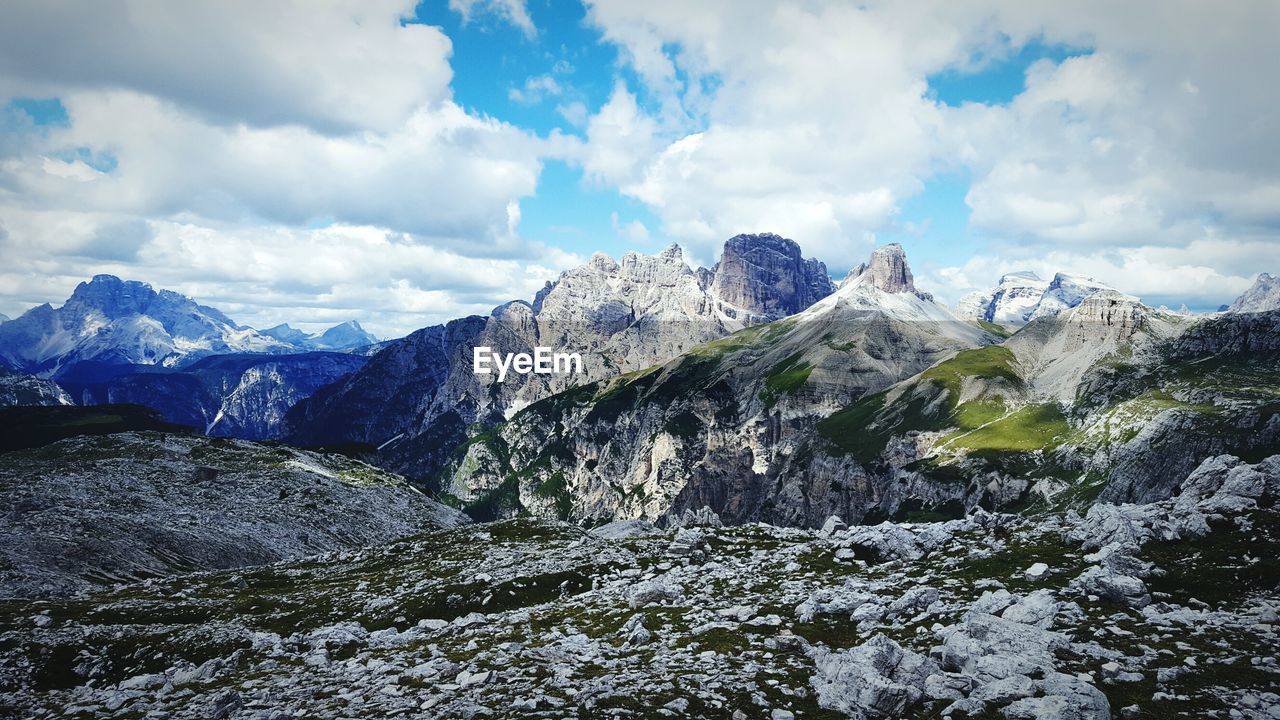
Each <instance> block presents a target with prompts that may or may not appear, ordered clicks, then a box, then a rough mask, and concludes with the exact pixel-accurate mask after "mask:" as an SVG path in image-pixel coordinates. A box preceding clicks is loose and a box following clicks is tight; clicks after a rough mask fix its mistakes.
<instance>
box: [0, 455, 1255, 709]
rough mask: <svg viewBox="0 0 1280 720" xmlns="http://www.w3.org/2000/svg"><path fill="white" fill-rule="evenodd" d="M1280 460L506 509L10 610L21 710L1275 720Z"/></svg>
mask: <svg viewBox="0 0 1280 720" xmlns="http://www.w3.org/2000/svg"><path fill="white" fill-rule="evenodd" d="M1277 497H1280V456H1274V457H1271V458H1269V459H1268V460H1266V461H1263V462H1261V463H1258V464H1255V465H1249V464H1246V463H1244V462H1242V461H1240V460H1237V459H1235V458H1231V457H1226V456H1224V457H1218V458H1213V459H1210V460H1208V461H1206V462H1205V463H1204V464H1203V465H1202V466H1201V467H1200V468H1199V469H1197V471H1196V472H1195V473H1193V474H1192V475H1191V476H1190V477H1189V478H1187V480H1186V481H1185V482H1184V483H1183V484H1182V488H1181V492H1180V493H1179V494H1178V495H1177V496H1176V497H1175V498H1174V499H1172V500H1166V501H1163V502H1159V503H1155V504H1149V505H1122V506H1115V505H1096V506H1094V507H1092V508H1091V509H1090V510H1089V512H1088V514H1087V515H1086V516H1084V517H1080V516H1079V515H1076V514H1073V513H1068V514H1066V515H1051V516H1043V517H1035V518H1029V517H1018V516H1012V515H994V514H988V513H985V512H982V511H980V510H979V511H977V512H976V513H974V514H972V515H969V516H968V517H966V518H964V519H961V520H954V521H950V522H945V523H934V524H892V523H885V524H881V525H876V526H858V527H851V528H846V527H844V526H843V523H841V522H840V521H839V520H838V519H834V518H833V519H832V520H830V521H829V522H828V523H827V525H826V527H824V528H823V529H822V530H821V531H809V530H798V529H784V528H777V527H771V526H766V525H747V526H741V527H734V528H725V527H719V526H718V522H717V520H716V518H715V517H714V516H712V515H711V514H710V513H689V514H686V516H685V517H683V518H680V519H679V520H678V521H677V522H676V523H674V525H675V527H672V528H669V529H666V530H657V529H655V528H653V527H651V526H649V525H647V524H646V523H643V522H640V521H627V522H620V523H614V524H612V525H607V526H603V527H601V528H597V529H595V530H593V531H591V532H584V531H582V530H580V529H578V528H576V527H574V526H571V525H568V524H562V523H554V522H550V521H532V520H509V521H503V522H498V523H492V524H487V525H472V526H464V527H459V528H455V529H449V530H440V531H436V532H431V533H427V534H422V535H418V536H415V537H412V538H410V539H407V540H401V541H397V542H395V543H393V544H390V545H385V546H381V547H378V548H375V549H368V550H361V551H350V552H339V553H332V554H328V555H321V556H316V557H312V558H309V559H306V560H301V561H293V562H284V563H279V564H275V565H271V566H266V567H260V568H256V569H250V570H241V571H223V572H212V573H196V574H189V575H182V576H176V577H171V578H167V579H156V580H150V581H146V582H142V583H135V584H128V585H119V586H115V587H113V588H110V589H106V590H102V591H99V592H96V593H93V594H87V595H81V596H77V597H73V598H70V599H63V600H48V601H10V602H7V603H6V604H4V605H3V606H2V607H0V715H3V716H6V717H8V716H12V717H33V718H45V717H49V718H52V717H83V718H88V717H130V718H141V717H148V718H165V717H171V718H179V717H182V718H231V717H244V718H264V719H274V720H283V719H284V718H294V717H297V718H300V717H462V718H471V717H583V718H598V717H671V718H679V717H697V718H701V717H726V718H772V719H779V718H790V717H801V718H803V717H813V718H819V717H856V718H861V717H922V718H923V717H956V718H959V717H1006V718H1108V717H1125V718H1131V717H1139V718H1141V717H1222V718H1226V717H1233V718H1234V717H1254V718H1267V717H1272V718H1274V717H1280V697H1278V696H1277V695H1276V693H1275V691H1274V689H1275V688H1276V687H1277V686H1278V685H1280V664H1278V663H1277V657H1276V655H1277V652H1276V650H1277V647H1280V643H1278V640H1280V636H1278V631H1280V614H1278V612H1280V597H1278V592H1277V582H1278V580H1280V572H1278V569H1280V565H1278V563H1277V560H1276V558H1275V549H1276V547H1277V539H1278V537H1277V536H1278V534H1280V522H1278V517H1277V509H1276V508H1275V507H1274V501H1275V499H1276V498H1277Z"/></svg>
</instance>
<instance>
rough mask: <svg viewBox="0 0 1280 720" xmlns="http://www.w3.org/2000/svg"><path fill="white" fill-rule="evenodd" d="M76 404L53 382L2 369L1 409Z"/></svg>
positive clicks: (0, 369)
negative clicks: (19, 406)
mask: <svg viewBox="0 0 1280 720" xmlns="http://www.w3.org/2000/svg"><path fill="white" fill-rule="evenodd" d="M74 404H75V402H74V401H73V400H72V399H71V396H70V395H68V394H67V391H66V390H63V389H62V386H60V385H58V383H56V382H54V381H52V380H46V379H44V378H38V377H36V376H35V375H27V374H25V373H18V372H12V371H9V370H5V369H4V368H0V407H12V406H17V405H74Z"/></svg>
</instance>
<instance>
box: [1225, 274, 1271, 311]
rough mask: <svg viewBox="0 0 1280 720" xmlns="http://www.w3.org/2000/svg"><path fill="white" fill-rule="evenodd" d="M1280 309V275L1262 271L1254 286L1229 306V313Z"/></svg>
mask: <svg viewBox="0 0 1280 720" xmlns="http://www.w3.org/2000/svg"><path fill="white" fill-rule="evenodd" d="M1268 310H1280V277H1277V276H1275V275H1272V274H1270V273H1260V274H1259V275H1258V279H1257V280H1255V281H1254V282H1253V286H1252V287H1250V288H1249V289H1248V290H1245V291H1244V294H1242V295H1241V296H1240V297H1238V298H1236V299H1235V301H1234V302H1232V303H1231V305H1230V306H1229V307H1227V312H1229V313H1256V312H1266V311H1268Z"/></svg>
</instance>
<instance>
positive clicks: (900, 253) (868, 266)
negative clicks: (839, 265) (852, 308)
mask: <svg viewBox="0 0 1280 720" xmlns="http://www.w3.org/2000/svg"><path fill="white" fill-rule="evenodd" d="M855 282H856V283H857V284H859V285H861V286H870V287H873V288H875V289H877V290H880V291H882V292H887V293H895V294H896V293H911V294H912V295H915V296H916V297H919V298H920V299H922V300H928V301H930V302H932V301H933V295H931V294H929V293H927V292H922V291H920V290H917V289H916V282H915V278H914V277H913V276H912V275H911V266H910V265H908V264H907V251H906V250H904V249H903V248H902V246H901V245H899V244H898V243H889V244H888V245H882V246H880V247H878V248H876V249H875V250H874V251H872V253H871V260H870V261H869V262H865V263H862V264H860V265H858V266H857V267H855V268H853V269H852V270H850V271H849V274H848V275H847V276H845V279H844V281H843V282H841V283H840V285H841V287H843V286H845V285H849V284H851V283H855Z"/></svg>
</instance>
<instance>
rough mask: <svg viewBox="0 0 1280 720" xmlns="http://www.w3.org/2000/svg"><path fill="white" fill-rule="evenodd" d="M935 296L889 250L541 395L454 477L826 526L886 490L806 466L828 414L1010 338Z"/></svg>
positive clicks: (572, 506) (509, 501)
mask: <svg viewBox="0 0 1280 720" xmlns="http://www.w3.org/2000/svg"><path fill="white" fill-rule="evenodd" d="M885 288H892V290H886V289H885ZM926 298H927V296H924V297H922V293H919V292H917V291H916V289H915V287H914V285H913V283H912V281H911V274H910V269H909V268H908V267H907V266H906V264H905V260H904V259H903V258H902V257H901V255H900V249H897V248H890V249H889V250H888V251H880V252H878V253H877V255H876V256H875V257H873V258H872V262H870V263H868V264H867V266H866V268H865V269H864V270H863V271H862V272H860V273H859V274H858V275H856V276H854V277H853V278H851V279H850V280H848V281H846V282H845V283H844V284H843V285H842V286H841V287H840V289H839V290H838V291H837V292H836V293H834V294H832V295H830V296H828V297H826V298H824V299H822V300H820V301H819V302H818V303H816V304H814V305H813V306H812V307H810V308H808V309H807V310H805V311H803V312H801V313H799V314H797V315H795V316H792V317H789V318H787V319H784V320H781V321H777V322H774V323H771V324H769V325H764V326H759V327H755V328H750V329H747V330H743V331H740V332H738V333H735V334H733V335H731V336H729V337H726V338H723V339H721V340H717V341H714V342H711V343H708V344H706V345H702V346H700V347H697V348H694V349H693V350H692V351H690V352H689V353H687V354H685V355H683V356H682V357H679V358H677V359H675V360H672V361H670V362H668V363H665V364H663V365H659V366H654V367H651V368H647V369H645V370H642V371H640V372H638V373H633V374H631V375H626V376H623V377H620V378H615V379H612V380H607V381H602V382H600V383H597V384H595V385H591V386H587V387H583V388H578V389H575V390H571V391H569V392H566V393H562V394H559V395H556V396H553V397H551V398H548V399H546V400H543V401H541V402H538V403H535V404H533V405H531V406H529V407H528V408H526V409H524V410H523V411H521V412H519V413H517V414H516V415H515V417H513V418H512V419H511V421H510V422H508V423H506V424H505V425H504V426H503V427H501V428H500V429H499V431H498V432H497V433H489V434H486V435H484V436H481V437H477V438H474V439H473V440H472V441H471V442H470V443H469V444H468V445H467V446H466V452H465V454H464V455H463V456H462V458H461V460H460V461H458V462H457V464H456V465H454V466H452V467H451V468H450V469H449V472H448V473H447V474H446V477H447V483H448V484H447V486H446V487H447V489H448V490H449V492H451V493H452V494H454V495H455V496H457V497H458V498H459V499H460V500H461V501H462V502H464V503H468V504H470V505H472V506H473V507H475V508H481V509H483V511H484V512H496V513H497V514H502V513H504V512H511V511H513V510H514V509H515V508H516V507H518V506H524V507H525V508H526V509H527V508H531V507H534V508H539V509H540V510H541V511H544V512H548V513H560V514H566V513H567V514H568V515H570V516H572V517H579V518H582V519H586V520H593V521H594V520H600V519H607V518H633V517H640V518H648V519H651V520H656V519H661V518H663V517H666V516H669V515H670V514H672V513H679V512H681V511H683V510H685V509H696V508H699V507H702V506H703V505H709V506H711V507H712V508H713V509H714V510H715V511H716V512H718V513H720V514H721V515H722V517H724V518H725V519H726V520H727V521H731V522H742V521H746V520H751V519H762V520H767V521H771V522H778V523H781V524H791V525H809V524H814V523H821V522H822V520H823V519H825V517H826V516H827V515H829V514H831V513H832V512H846V511H848V510H850V509H852V508H854V507H856V506H858V505H859V504H860V503H862V504H865V502H866V500H867V498H868V497H869V496H870V495H871V494H873V493H877V492H878V491H877V490H875V488H873V487H872V486H871V484H869V483H863V485H862V486H861V487H860V486H859V485H858V483H857V481H851V480H852V478H851V476H854V477H856V475H857V474H858V473H854V472H847V471H849V470H851V468H849V467H848V466H847V465H843V466H842V465H841V462H840V461H838V460H837V461H833V464H834V465H836V466H841V467H842V468H843V469H842V470H835V471H833V472H834V474H836V475H838V476H839V480H838V481H834V482H828V481H827V480H826V479H821V480H815V479H814V478H812V477H809V476H808V475H806V474H805V473H804V472H799V471H797V468H798V464H799V463H800V462H801V460H803V459H804V458H810V459H811V458H812V452H811V451H810V449H809V448H810V446H811V444H812V443H811V441H812V438H813V434H814V429H815V425H816V423H817V422H818V421H820V420H821V419H822V418H823V417H825V416H827V415H829V414H831V413H832V412H834V411H836V410H838V409H840V408H842V407H844V406H846V405H848V404H850V403H852V402H855V401H857V400H858V399H859V398H862V397H864V396H866V395H868V394H872V393H876V392H879V391H881V390H884V389H885V388H887V387H889V386H891V385H892V384H894V383H896V382H898V381H900V380H902V379H904V378H908V377H911V376H912V375H915V374H917V373H919V372H921V371H923V370H925V369H927V368H928V367H929V366H931V365H933V364H934V363H936V362H938V361H940V360H944V359H946V358H948V357H950V356H952V355H954V354H955V353H956V352H957V351H960V350H964V349H968V348H977V347H982V346H984V345H988V344H991V343H994V342H996V338H994V337H992V336H990V335H988V334H986V333H984V332H983V331H981V330H979V329H978V328H976V327H975V326H973V325H970V324H968V323H965V322H963V321H961V320H959V319H958V318H957V317H955V316H954V315H952V314H951V313H950V312H949V311H948V310H946V309H945V308H943V307H941V306H939V305H937V304H935V303H933V302H931V301H930V300H928V299H926ZM805 462H807V460H805ZM861 474H862V475H866V473H861Z"/></svg>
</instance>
